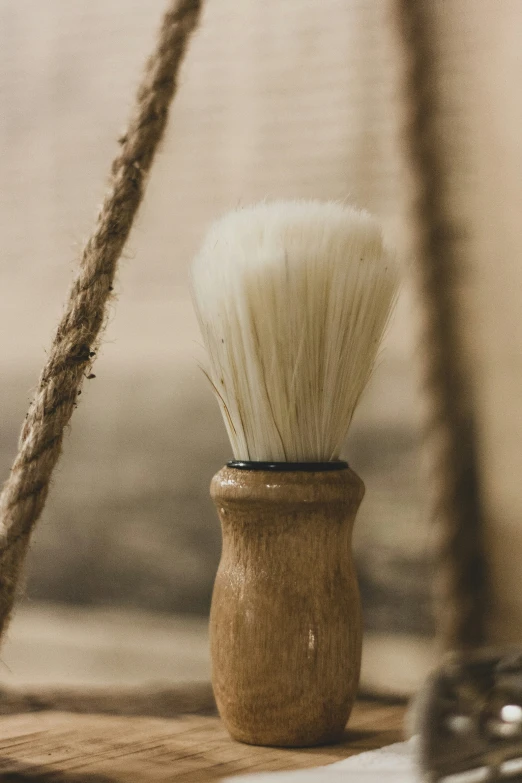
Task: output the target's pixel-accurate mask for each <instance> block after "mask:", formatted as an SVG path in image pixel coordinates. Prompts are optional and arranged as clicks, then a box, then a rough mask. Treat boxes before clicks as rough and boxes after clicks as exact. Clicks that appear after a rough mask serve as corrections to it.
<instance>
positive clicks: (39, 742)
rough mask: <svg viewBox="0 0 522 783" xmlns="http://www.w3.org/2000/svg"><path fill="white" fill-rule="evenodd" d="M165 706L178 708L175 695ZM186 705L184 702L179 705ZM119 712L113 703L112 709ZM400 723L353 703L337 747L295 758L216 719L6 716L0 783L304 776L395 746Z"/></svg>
mask: <svg viewBox="0 0 522 783" xmlns="http://www.w3.org/2000/svg"><path fill="white" fill-rule="evenodd" d="M109 698H110V697H109V695H107V700H109ZM62 701H63V699H62ZM126 701H127V699H126ZM170 701H171V702H172V703H175V702H176V698H175V695H172V696H171V697H170ZM187 701H188V700H187V696H186V695H183V696H182V698H181V702H182V703H184V704H187ZM120 707H121V700H120V699H119V698H116V704H115V707H114V709H115V710H117V709H120ZM187 709H189V708H188V707H187ZM403 715H404V707H403V706H402V705H400V704H389V703H388V704H385V703H384V704H383V703H379V702H377V701H361V702H358V703H356V704H355V706H354V709H353V712H352V716H351V719H350V724H349V726H348V730H347V732H346V733H345V735H344V737H343V739H342V742H341V743H340V744H338V745H334V746H326V747H319V748H306V749H304V748H303V749H299V750H290V749H286V748H285V749H282V748H265V747H252V746H249V745H245V744H242V743H239V742H235V741H234V740H232V739H230V737H229V735H228V733H227V731H226V730H225V728H224V727H223V724H222V723H221V721H220V720H219V718H218V717H214V716H208V715H204V716H201V715H196V714H186V715H184V716H179V717H176V718H172V719H168V718H151V717H144V716H138V715H131V716H122V715H118V716H114V715H110V716H109V715H89V714H70V713H66V712H53V711H51V710H46V711H43V712H36V713H27V714H20V715H10V716H4V717H0V779H1V780H10V779H11V780H17V781H22V780H32V781H38V780H42V783H43V781H44V780H45V781H46V783H154V781H176V783H211V781H217V780H220V779H222V778H224V777H231V776H234V775H239V774H242V775H244V774H246V773H248V772H264V771H276V770H291V769H305V768H309V767H317V766H322V765H324V764H330V763H332V762H335V761H340V760H341V759H343V758H347V757H348V756H352V755H355V754H357V753H361V752H363V751H366V750H373V749H375V748H378V747H381V746H383V745H388V744H390V743H392V742H397V741H399V740H400V739H402V721H403ZM9 776H11V777H9Z"/></svg>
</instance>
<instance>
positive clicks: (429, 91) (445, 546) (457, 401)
mask: <svg viewBox="0 0 522 783" xmlns="http://www.w3.org/2000/svg"><path fill="white" fill-rule="evenodd" d="M396 16H397V21H398V24H399V29H400V35H401V38H402V44H403V48H404V51H405V53H406V57H407V72H406V84H405V90H406V102H407V111H408V124H407V135H406V141H407V147H408V153H409V158H410V164H411V167H412V169H413V172H414V174H415V176H416V184H417V187H418V192H417V194H416V195H417V198H416V202H415V206H414V209H413V224H414V225H413V228H414V243H415V247H414V250H415V253H414V255H415V257H416V259H417V260H418V268H417V270H416V271H417V278H418V279H417V283H418V289H419V292H420V295H421V298H422V305H423V317H424V324H423V330H424V333H423V335H422V347H423V354H424V367H423V371H424V391H425V396H426V400H427V402H428V405H429V407H430V410H429V413H428V417H427V422H426V428H425V430H426V431H425V434H426V438H427V439H428V440H429V443H428V445H429V447H430V448H429V452H428V454H429V457H430V458H431V465H430V469H431V476H430V491H431V493H432V497H431V498H430V500H431V513H432V518H433V522H434V524H435V525H436V528H437V533H438V546H439V563H440V566H439V575H438V584H437V590H436V592H437V604H438V607H437V610H438V611H437V615H438V617H437V619H438V631H439V637H440V641H441V642H442V644H443V646H444V647H445V648H446V649H454V648H466V647H473V646H476V645H479V644H481V643H482V642H483V641H484V639H485V623H486V609H487V604H488V600H487V599H488V596H489V584H488V573H487V562H486V556H485V552H484V543H483V527H484V512H483V508H482V502H481V493H480V482H479V477H478V469H477V449H476V434H475V420H474V406H473V399H472V393H471V384H470V378H469V373H468V372H467V367H466V361H465V354H464V350H463V346H462V339H461V323H460V319H459V309H458V308H459V306H458V302H457V296H456V275H457V274H458V271H459V269H461V268H462V262H463V258H462V253H461V252H460V251H459V236H458V232H457V231H456V230H455V226H454V225H453V223H452V220H451V216H450V215H449V210H448V205H447V201H446V194H445V192H444V180H445V177H446V176H447V171H446V169H445V150H444V149H443V148H441V145H440V143H439V142H438V141H437V130H438V129H437V127H436V124H437V114H436V108H435V107H436V91H437V76H436V72H435V67H434V64H435V56H434V53H433V51H432V45H431V42H432V41H433V40H434V33H435V31H434V30H433V29H432V28H431V24H430V21H431V17H430V8H429V0H428V2H425V1H424V0H420V1H419V0H397V2H396Z"/></svg>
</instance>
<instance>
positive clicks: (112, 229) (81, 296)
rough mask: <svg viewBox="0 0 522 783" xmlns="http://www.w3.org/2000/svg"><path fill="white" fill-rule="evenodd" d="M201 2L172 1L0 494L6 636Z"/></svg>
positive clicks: (0, 605)
mask: <svg viewBox="0 0 522 783" xmlns="http://www.w3.org/2000/svg"><path fill="white" fill-rule="evenodd" d="M200 7H201V0H173V1H172V2H171V3H170V7H169V8H168V10H167V12H166V14H165V16H164V18H163V23H162V25H161V29H160V32H159V37H158V42H157V46H156V50H155V51H154V53H153V55H152V56H151V58H150V59H149V61H148V63H147V66H146V69H145V74H144V77H143V80H142V83H141V85H140V87H139V89H138V92H137V96H136V104H135V108H134V112H133V114H132V116H131V119H130V122H129V125H128V128H127V131H126V133H125V135H124V136H123V137H122V138H121V139H120V140H119V141H120V144H121V149H120V152H119V154H118V155H117V157H116V159H115V160H114V162H113V164H112V173H111V178H110V182H109V189H108V192H107V194H106V196H105V199H104V201H103V204H102V206H101V209H100V212H99V215H98V219H97V224H96V227H95V230H94V233H93V234H92V236H91V237H90V239H89V240H88V242H87V244H86V245H85V248H84V250H83V254H82V258H81V261H80V269H79V272H78V275H77V277H76V279H75V281H74V283H73V285H72V289H71V291H70V294H69V301H68V303H67V306H66V310H65V313H64V315H63V317H62V320H61V322H60V324H59V326H58V329H57V331H56V335H55V338H54V341H53V344H52V346H51V350H50V353H49V359H48V361H47V364H46V365H45V367H44V369H43V372H42V374H41V377H40V381H39V384H38V389H37V391H36V394H35V397H34V399H33V401H32V403H31V405H30V408H29V412H28V414H27V416H26V419H25V423H24V425H23V428H22V432H21V435H20V442H19V448H18V454H17V456H16V459H15V461H14V464H13V467H12V469H11V474H10V477H9V479H8V480H7V482H6V484H5V485H4V488H3V491H2V494H1V496H0V634H1V633H2V631H3V629H4V627H5V625H6V622H7V620H8V618H9V615H10V612H11V608H12V604H13V601H14V596H15V589H16V584H17V580H18V576H19V573H20V569H21V566H22V563H23V560H24V557H25V553H26V550H27V546H28V542H29V536H30V533H31V531H32V529H33V527H34V525H35V524H36V522H37V520H38V518H39V516H40V514H41V512H42V509H43V507H44V504H45V500H46V497H47V493H48V490H49V481H50V478H51V474H52V472H53V469H54V466H55V465H56V463H57V461H58V458H59V456H60V452H61V448H62V441H63V433H64V428H65V426H66V425H67V424H68V422H69V420H70V418H71V415H72V412H73V410H74V407H75V404H76V400H77V397H78V394H79V392H80V390H81V386H82V382H83V379H84V377H85V375H86V373H89V372H90V368H91V365H92V361H93V358H94V356H95V353H96V348H97V345H98V341H99V338H100V331H101V330H102V328H103V325H104V319H105V308H106V304H107V301H108V299H109V297H110V294H111V291H112V284H113V280H114V275H115V271H116V265H117V262H118V259H119V257H120V255H121V252H122V249H123V246H124V244H125V242H126V240H127V237H128V236H129V232H130V229H131V226H132V223H133V220H134V217H135V215H136V212H137V210H138V207H139V205H140V203H141V200H142V198H143V193H144V190H145V183H146V177H147V174H148V172H149V170H150V167H151V164H152V161H153V158H154V154H155V152H156V149H157V147H158V143H159V142H160V140H161V138H162V136H163V133H164V130H165V127H166V124H167V117H168V110H169V105H170V102H171V99H172V97H173V95H174V93H175V91H176V78H177V74H178V70H179V66H180V63H181V61H182V58H183V54H184V52H185V49H186V46H187V42H188V39H189V37H190V35H191V33H192V32H193V30H194V29H195V27H196V25H197V22H198V17H199V12H200Z"/></svg>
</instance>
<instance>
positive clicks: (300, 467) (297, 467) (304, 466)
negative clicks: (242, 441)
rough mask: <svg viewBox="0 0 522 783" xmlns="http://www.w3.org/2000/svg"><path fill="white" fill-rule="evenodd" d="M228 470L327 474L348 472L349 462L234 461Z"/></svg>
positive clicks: (231, 461) (229, 463) (228, 465)
mask: <svg viewBox="0 0 522 783" xmlns="http://www.w3.org/2000/svg"><path fill="white" fill-rule="evenodd" d="M227 467H228V468H237V469H238V470H270V471H274V472H276V471H286V472H290V471H301V472H310V473H313V472H317V473H320V472H325V471H330V470H346V468H347V467H348V463H347V462H343V461H342V460H335V461H332V462H256V461H253V460H252V461H250V460H242V459H232V460H230V462H227Z"/></svg>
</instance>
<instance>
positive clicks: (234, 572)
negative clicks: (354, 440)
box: [210, 467, 364, 747]
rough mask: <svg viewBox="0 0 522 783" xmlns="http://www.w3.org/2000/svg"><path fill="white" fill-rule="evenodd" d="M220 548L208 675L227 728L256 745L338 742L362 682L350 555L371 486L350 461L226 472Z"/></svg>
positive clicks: (218, 491) (216, 483) (221, 480)
mask: <svg viewBox="0 0 522 783" xmlns="http://www.w3.org/2000/svg"><path fill="white" fill-rule="evenodd" d="M211 495H212V498H213V500H214V503H215V504H216V507H217V510H218V515H219V518H220V521H221V526H222V532H223V550H222V556H221V562H220V565H219V569H218V572H217V576H216V582H215V586H214V594H213V598H212V608H211V615H210V632H211V654H212V681H213V687H214V693H215V696H216V702H217V705H218V709H219V712H220V715H221V717H222V719H223V721H224V723H225V725H226V727H227V729H228V731H229V732H230V734H231V735H232V736H233V737H234V738H236V739H238V740H241V741H243V742H248V743H250V744H255V745H278V746H294V747H297V746H305V745H308V746H309V745H318V744H323V743H328V742H334V741H336V740H339V739H340V738H341V736H342V735H343V732H344V728H345V725H346V721H347V720H348V717H349V714H350V710H351V708H352V704H353V701H354V699H355V695H356V690H357V685H358V681H359V671H360V661H361V641H362V624H361V608H360V598H359V589H358V585H357V579H356V574H355V571H354V567H353V561H352V554H351V535H352V528H353V522H354V519H355V515H356V513H357V509H358V508H359V504H360V502H361V500H362V498H363V495H364V484H363V483H362V481H361V479H360V478H359V477H358V476H357V475H356V474H355V473H354V472H353V471H352V470H350V469H349V468H346V469H344V470H339V471H335V472H308V471H306V472H274V471H253V470H238V469H234V468H229V467H226V468H223V469H222V470H221V471H220V472H219V473H217V474H216V476H214V478H213V480H212V484H211Z"/></svg>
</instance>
